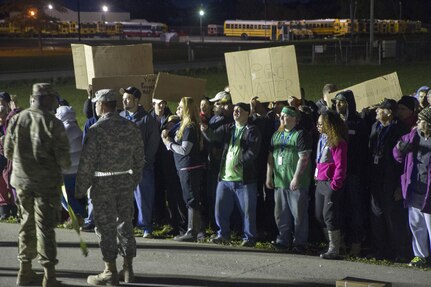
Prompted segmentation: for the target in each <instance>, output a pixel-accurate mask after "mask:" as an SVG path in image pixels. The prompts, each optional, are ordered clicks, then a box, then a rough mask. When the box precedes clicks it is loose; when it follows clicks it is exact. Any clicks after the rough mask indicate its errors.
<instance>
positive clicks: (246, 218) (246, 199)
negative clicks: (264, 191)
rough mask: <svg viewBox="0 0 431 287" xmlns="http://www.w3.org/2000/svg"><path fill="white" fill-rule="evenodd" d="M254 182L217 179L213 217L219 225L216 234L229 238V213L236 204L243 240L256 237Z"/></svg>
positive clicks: (250, 239) (255, 194)
mask: <svg viewBox="0 0 431 287" xmlns="http://www.w3.org/2000/svg"><path fill="white" fill-rule="evenodd" d="M256 202H257V185H256V183H251V184H242V183H241V182H238V181H223V180H221V181H219V183H218V184H217V191H216V203H215V219H216V223H217V226H218V227H219V231H218V236H219V237H222V238H224V239H229V238H230V215H231V214H232V211H233V208H234V206H235V205H236V206H237V207H238V209H239V211H240V213H241V219H242V222H243V232H244V237H243V240H247V241H252V242H254V241H255V238H256Z"/></svg>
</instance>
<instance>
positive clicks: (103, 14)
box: [102, 5, 109, 23]
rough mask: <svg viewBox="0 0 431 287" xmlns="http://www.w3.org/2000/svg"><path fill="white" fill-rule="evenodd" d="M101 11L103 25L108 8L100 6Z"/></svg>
mask: <svg viewBox="0 0 431 287" xmlns="http://www.w3.org/2000/svg"><path fill="white" fill-rule="evenodd" d="M102 11H103V13H102V22H103V23H105V21H106V13H108V11H109V8H108V6H106V5H103V6H102Z"/></svg>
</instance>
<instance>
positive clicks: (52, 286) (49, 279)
mask: <svg viewBox="0 0 431 287" xmlns="http://www.w3.org/2000/svg"><path fill="white" fill-rule="evenodd" d="M43 270H44V275H43V281H42V287H57V286H61V284H60V282H58V281H57V278H56V275H55V266H54V265H53V266H49V267H44V268H43Z"/></svg>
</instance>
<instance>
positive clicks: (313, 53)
mask: <svg viewBox="0 0 431 287" xmlns="http://www.w3.org/2000/svg"><path fill="white" fill-rule="evenodd" d="M314 50H315V49H314V44H312V45H311V64H314V57H315V56H316V55H315V51H314Z"/></svg>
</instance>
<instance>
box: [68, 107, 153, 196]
mask: <svg viewBox="0 0 431 287" xmlns="http://www.w3.org/2000/svg"><path fill="white" fill-rule="evenodd" d="M144 164H145V161H144V143H143V141H142V137H141V132H140V130H139V128H138V127H137V126H136V125H135V124H134V123H132V122H131V121H129V120H127V119H125V118H123V117H121V116H120V115H118V114H117V113H107V114H105V115H103V116H102V117H101V118H100V119H99V120H98V121H97V122H96V123H95V124H94V125H93V126H91V128H90V129H89V130H88V133H87V135H86V137H85V139H84V146H83V149H82V152H81V158H80V162H79V167H78V173H77V178H76V187H75V196H76V198H82V197H84V196H85V195H86V193H87V191H88V190H89V188H90V187H91V186H92V185H93V183H94V180H95V178H96V177H95V176H94V175H95V172H123V171H127V170H130V169H131V170H133V175H132V177H131V180H133V186H136V185H138V183H139V180H140V179H141V176H142V168H143V167H144ZM99 179H103V177H99ZM113 188H115V187H113ZM131 192H132V191H131Z"/></svg>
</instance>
